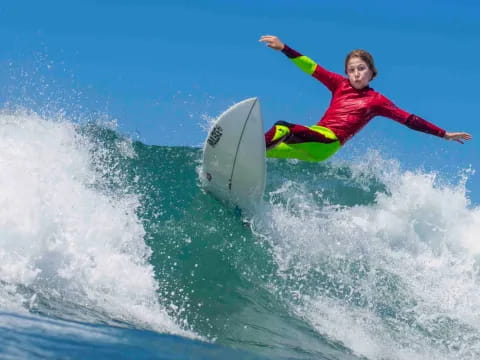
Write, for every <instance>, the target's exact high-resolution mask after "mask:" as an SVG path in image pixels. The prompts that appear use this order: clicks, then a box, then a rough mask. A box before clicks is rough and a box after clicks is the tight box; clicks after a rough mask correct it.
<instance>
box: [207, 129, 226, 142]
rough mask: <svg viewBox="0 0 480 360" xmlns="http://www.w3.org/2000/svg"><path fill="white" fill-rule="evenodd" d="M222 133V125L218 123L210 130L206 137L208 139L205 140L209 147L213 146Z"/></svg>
mask: <svg viewBox="0 0 480 360" xmlns="http://www.w3.org/2000/svg"><path fill="white" fill-rule="evenodd" d="M222 134H223V129H222V127H221V126H219V125H216V126H215V127H214V128H213V129H212V131H211V132H210V136H209V137H208V140H207V142H208V144H209V145H210V146H211V147H215V145H217V143H218V142H219V141H220V138H221V137H222Z"/></svg>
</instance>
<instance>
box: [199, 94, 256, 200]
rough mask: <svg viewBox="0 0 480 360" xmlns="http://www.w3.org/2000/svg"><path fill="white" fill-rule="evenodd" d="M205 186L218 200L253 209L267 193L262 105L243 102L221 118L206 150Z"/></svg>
mask: <svg viewBox="0 0 480 360" xmlns="http://www.w3.org/2000/svg"><path fill="white" fill-rule="evenodd" d="M200 176H201V178H202V184H203V186H204V188H205V189H206V190H207V191H208V192H209V193H211V194H212V195H213V196H214V197H216V198H218V199H220V200H222V201H225V202H227V203H230V204H234V205H237V206H239V207H240V208H243V209H249V208H252V207H253V206H255V205H256V204H258V203H259V202H260V200H261V199H262V197H263V193H264V191H265V137H264V135H263V119H262V114H261V112H260V102H259V101H258V99H257V98H250V99H246V100H243V101H241V102H239V103H237V104H235V105H233V106H232V107H230V108H229V109H228V110H226V111H225V112H224V113H223V114H221V115H220V116H219V117H218V119H217V120H216V121H215V123H214V124H213V126H212V128H211V129H210V132H209V134H208V136H207V139H206V141H205V145H204V148H203V164H202V170H201V175H200Z"/></svg>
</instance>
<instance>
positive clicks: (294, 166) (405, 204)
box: [0, 111, 480, 360]
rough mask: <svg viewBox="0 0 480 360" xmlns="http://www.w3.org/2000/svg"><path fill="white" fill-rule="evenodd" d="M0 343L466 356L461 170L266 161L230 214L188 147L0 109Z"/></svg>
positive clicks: (473, 235) (186, 352) (2, 346)
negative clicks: (249, 201) (244, 206)
mask: <svg viewBox="0 0 480 360" xmlns="http://www.w3.org/2000/svg"><path fill="white" fill-rule="evenodd" d="M0 164H2V171H1V172H0V188H1V189H2V191H1V192H0V358H5V359H19V358H32V359H41V358H65V359H67V358H69V359H84V358H89V359H90V358H91V359H95V358H98V359H102V358H138V359H141V358H145V359H150V358H158V359H227V358H228V359H409V360H410V359H477V358H479V357H480V311H479V309H480V287H479V254H480V242H479V241H478V240H479V239H478V234H479V233H480V209H479V208H478V206H476V205H475V204H471V203H470V201H469V198H468V189H467V188H466V183H467V179H468V175H469V172H468V171H464V172H463V173H460V174H458V175H457V176H453V177H450V178H448V177H447V178H446V177H445V176H441V175H439V174H436V173H432V172H426V171H422V170H411V169H410V170H405V169H403V168H402V166H401V163H400V162H399V161H398V160H395V159H388V158H385V157H384V156H382V154H380V153H378V152H375V151H371V150H370V151H367V152H366V153H365V154H364V155H362V156H361V157H360V158H359V159H357V160H355V161H347V160H341V159H340V158H337V159H335V160H334V161H332V162H328V163H320V164H309V163H302V162H297V161H285V160H269V161H268V162H267V168H268V177H267V189H266V193H265V197H264V203H263V204H262V205H261V206H260V207H259V208H258V209H257V210H256V211H255V212H254V213H250V214H244V213H241V212H240V211H238V210H236V209H232V208H229V207H225V206H224V205H222V204H221V203H219V202H218V201H217V200H215V199H214V198H212V197H211V196H209V195H208V194H206V193H205V192H204V191H203V190H202V188H201V186H200V180H199V177H198V173H199V168H200V166H201V149H198V148H192V147H164V146H149V145H145V144H143V143H141V142H138V141H132V140H130V139H128V138H125V137H123V136H121V135H119V134H118V133H117V132H116V131H115V129H112V128H108V127H107V126H99V125H93V124H83V125H78V124H75V123H72V122H69V121H66V120H61V119H56V118H54V117H49V118H44V117H41V116H39V115H37V114H34V113H28V112H21V111H16V112H7V111H4V112H2V113H1V114H0Z"/></svg>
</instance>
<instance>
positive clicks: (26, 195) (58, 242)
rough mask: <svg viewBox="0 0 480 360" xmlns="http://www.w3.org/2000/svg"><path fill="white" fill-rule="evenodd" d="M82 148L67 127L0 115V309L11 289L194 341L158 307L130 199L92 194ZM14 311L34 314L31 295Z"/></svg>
mask: <svg viewBox="0 0 480 360" xmlns="http://www.w3.org/2000/svg"><path fill="white" fill-rule="evenodd" d="M118 144H119V145H120V149H119V152H120V154H124V155H125V156H128V157H133V156H135V155H134V150H133V147H131V145H129V144H128V143H126V142H119V143H118ZM90 150H91V147H90V145H89V142H88V141H87V139H85V138H83V137H81V136H80V135H79V134H78V133H77V131H76V130H75V125H74V124H72V123H71V122H68V121H58V120H54V119H43V118H41V117H40V116H38V115H36V114H32V113H27V112H14V113H7V112H3V113H1V114H0V165H1V167H2V171H1V172H0V188H1V189H2V191H1V192H0V264H1V265H0V281H1V283H0V293H2V295H8V296H6V297H3V296H2V301H1V302H0V306H1V309H3V310H12V309H13V310H18V306H17V305H14V304H16V303H17V302H18V300H19V297H21V295H20V291H16V290H15V288H14V287H15V286H17V287H18V286H20V287H26V288H28V289H30V291H33V292H34V293H39V294H42V296H44V297H47V298H48V297H50V296H51V297H55V298H59V297H61V298H62V299H63V300H64V301H66V302H70V303H74V304H78V305H79V306H82V307H87V308H90V309H94V310H95V311H97V312H101V313H103V314H107V315H108V316H109V317H111V318H113V319H120V320H123V321H126V322H128V323H131V324H134V325H140V326H146V327H150V328H153V329H156V330H159V331H161V332H170V333H177V334H182V335H187V336H194V334H192V333H191V332H188V331H185V330H183V329H182V328H181V327H180V326H179V325H178V324H177V323H176V321H175V320H174V319H172V318H170V317H169V316H168V315H167V312H166V311H165V309H164V308H163V307H162V306H161V305H160V303H159V299H158V295H157V290H158V283H157V282H156V280H155V276H154V271H153V267H152V266H151V265H150V263H149V262H148V259H149V256H150V253H151V250H150V248H149V247H148V246H146V244H145V242H144V235H145V230H144V228H143V226H142V223H141V221H140V219H139V218H138V216H137V215H136V209H137V207H138V206H139V198H138V196H137V195H136V194H109V193H107V192H106V191H101V190H99V189H100V188H102V186H99V185H102V177H101V174H99V173H98V171H95V170H94V169H93V167H92V156H94V155H93V153H92V152H91V151H90ZM97 160H98V159H97ZM105 166H106V165H105ZM110 170H111V169H108V168H105V169H103V171H105V172H108V171H110ZM12 286H13V287H12ZM18 289H19V288H17V290H18ZM22 307H23V308H24V309H29V308H32V307H33V308H35V298H31V297H28V298H26V299H22Z"/></svg>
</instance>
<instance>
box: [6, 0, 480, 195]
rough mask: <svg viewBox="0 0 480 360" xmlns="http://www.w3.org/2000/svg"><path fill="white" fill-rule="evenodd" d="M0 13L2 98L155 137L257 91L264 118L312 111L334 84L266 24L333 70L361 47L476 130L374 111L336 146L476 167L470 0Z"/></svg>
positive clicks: (378, 85)
mask: <svg viewBox="0 0 480 360" xmlns="http://www.w3.org/2000/svg"><path fill="white" fill-rule="evenodd" d="M0 21H1V24H2V25H1V26H2V31H1V32H0V40H1V44H2V46H1V51H0V65H1V69H0V84H1V87H0V96H1V101H2V102H3V103H5V102H9V103H11V104H20V105H22V104H23V105H28V106H32V107H34V108H35V107H42V106H43V107H44V106H46V105H49V106H56V107H62V108H65V109H67V111H72V112H76V113H79V112H80V113H83V115H85V116H89V115H91V114H101V115H103V116H107V117H109V118H114V119H117V121H118V124H119V129H120V130H121V131H122V132H124V133H127V134H132V135H133V136H135V137H138V138H139V139H141V140H142V141H143V142H146V143H149V144H159V145H188V146H198V145H201V144H202V142H203V140H204V137H205V133H204V131H203V130H202V128H201V126H200V125H199V124H201V123H202V122H203V120H202V115H207V116H217V115H218V114H219V113H221V112H222V110H224V109H225V108H226V107H228V106H229V105H231V104H233V103H234V102H237V101H240V100H242V99H244V98H247V97H252V96H258V97H259V98H260V101H261V104H262V111H263V114H264V121H265V126H266V127H269V126H270V125H271V124H273V123H274V122H275V121H276V120H279V119H283V120H287V121H291V122H298V123H302V124H307V125H308V124H313V123H315V122H317V121H318V119H319V118H320V117H321V116H322V114H323V112H324V111H325V109H326V107H327V105H328V103H329V100H330V95H329V93H328V91H327V90H326V89H324V88H323V87H322V85H321V84H320V83H318V82H316V81H315V80H313V79H310V78H309V77H308V76H306V75H304V74H303V73H301V72H300V71H299V70H298V69H296V68H295V67H294V66H293V65H292V64H291V63H290V62H289V61H288V59H287V58H286V57H284V56H283V55H282V54H281V53H278V52H275V51H273V50H270V49H268V48H266V47H265V46H264V45H262V44H260V43H258V38H259V37H260V35H262V34H275V35H277V36H279V37H280V38H281V39H282V40H283V41H284V42H286V43H288V44H289V45H290V46H291V47H293V48H295V49H297V50H299V51H300V52H302V53H304V54H305V55H308V56H310V57H311V58H313V59H314V60H316V61H317V62H318V63H320V64H322V65H323V66H325V67H327V68H328V69H330V70H332V71H337V72H342V71H343V61H344V57H345V55H346V53H348V52H349V51H350V50H352V49H354V48H364V49H367V50H369V51H370V52H371V53H372V54H373V55H374V57H375V61H376V65H377V68H378V69H379V76H378V78H377V79H375V80H374V81H373V82H372V83H371V86H372V87H374V88H375V89H376V90H378V91H380V92H382V93H383V94H385V95H386V96H387V97H389V98H390V99H392V100H393V101H394V102H395V103H396V104H397V105H398V106H400V107H401V108H403V109H405V110H407V111H409V112H412V113H415V114H418V115H420V116H422V117H424V118H426V119H427V120H429V121H431V122H434V123H435V124H437V125H438V126H441V127H443V128H445V129H447V130H448V131H468V132H470V133H471V134H472V135H473V136H474V140H473V141H471V142H470V143H468V144H465V145H463V146H462V145H459V144H456V143H451V142H446V141H443V140H440V139H438V138H434V137H432V136H428V135H424V134H421V133H417V132H413V131H411V130H409V129H408V128H405V127H402V126H400V125H399V124H397V123H395V122H393V121H391V120H387V119H383V118H376V119H374V120H373V121H372V122H371V123H370V124H369V125H368V126H367V127H366V128H365V129H364V130H362V132H361V133H360V134H359V135H358V136H357V137H356V138H354V139H353V140H351V141H350V142H349V143H348V144H347V145H346V146H345V148H344V149H342V154H341V156H343V157H348V156H349V155H351V154H358V153H359V152H362V151H364V149H365V148H367V147H370V148H378V149H380V151H381V152H382V153H385V155H386V156H393V157H395V158H397V159H399V160H401V161H402V162H405V163H406V164H410V165H411V166H412V167H425V168H427V169H436V170H438V171H445V172H452V173H454V172H455V171H456V169H458V168H465V167H468V166H469V165H470V164H471V165H472V166H473V168H475V169H476V170H477V171H479V170H480V166H478V165H479V162H478V156H479V154H480V146H479V142H478V137H479V136H480V135H479V134H480V132H479V130H480V125H479V116H478V110H477V108H478V104H479V100H478V97H479V91H478V84H479V83H480V72H479V71H478V65H477V64H478V61H479V60H478V59H479V55H480V50H479V49H480V46H479V40H478V39H480V4H479V3H478V2H477V1H436V2H426V1H420V2H419V1H416V0H406V1H403V2H390V1H362V2H358V1H333V0H332V1H319V0H317V1H310V0H296V1H281V0H276V1H275V0H263V1H258V0H257V1H250V0H242V1H219V0H218V1H217V0H212V1H200V0H196V1H186V0H175V1H173V0H172V1H170V0H167V1H146V0H143V1H142V0H137V1H133V0H132V1H126V0H117V1H114V0H104V1H101V0H99V1H90V0H84V1H73V0H72V1H48V0H46V1H42V2H40V1H23V0H17V1H2V3H1V5H0ZM52 104H53V105H52ZM478 179H479V176H478V175H475V176H474V177H472V179H471V181H470V185H469V188H470V189H471V190H472V192H474V193H475V191H478V190H476V189H477V187H478V185H477V184H478ZM477 196H478V195H477ZM478 198H480V196H478Z"/></svg>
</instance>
